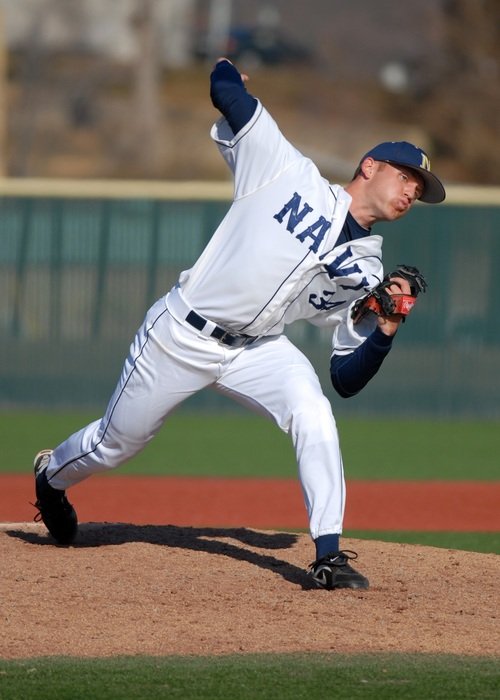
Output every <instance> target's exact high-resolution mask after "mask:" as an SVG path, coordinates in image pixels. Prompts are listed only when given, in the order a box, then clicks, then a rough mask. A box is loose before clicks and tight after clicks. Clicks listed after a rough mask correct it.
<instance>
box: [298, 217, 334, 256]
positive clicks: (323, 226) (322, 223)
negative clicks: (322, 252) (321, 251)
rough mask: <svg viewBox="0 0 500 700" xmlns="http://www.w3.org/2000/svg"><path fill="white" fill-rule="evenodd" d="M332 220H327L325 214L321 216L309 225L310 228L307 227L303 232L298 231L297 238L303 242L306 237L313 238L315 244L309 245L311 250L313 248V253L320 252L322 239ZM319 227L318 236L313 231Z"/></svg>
mask: <svg viewBox="0 0 500 700" xmlns="http://www.w3.org/2000/svg"><path fill="white" fill-rule="evenodd" d="M331 225H332V224H331V222H330V221H327V220H326V219H325V217H324V216H320V217H319V219H318V220H317V221H316V222H315V223H314V224H311V226H309V228H306V230H305V231H302V233H298V234H297V235H296V238H297V239H298V240H299V241H300V242H301V243H303V242H304V241H305V240H306V238H312V239H313V241H314V242H313V244H312V245H310V246H309V250H312V251H313V253H317V252H318V248H319V246H320V245H321V241H322V240H323V238H324V237H325V234H326V232H327V231H328V229H329V228H330V226H331ZM318 228H319V231H318V233H317V234H316V236H314V235H313V232H314V231H316V229H318Z"/></svg>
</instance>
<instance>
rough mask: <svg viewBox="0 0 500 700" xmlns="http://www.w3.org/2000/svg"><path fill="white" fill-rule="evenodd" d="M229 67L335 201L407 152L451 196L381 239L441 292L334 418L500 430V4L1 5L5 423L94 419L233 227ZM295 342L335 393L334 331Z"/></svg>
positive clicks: (91, 0) (134, 0) (204, 0)
mask: <svg viewBox="0 0 500 700" xmlns="http://www.w3.org/2000/svg"><path fill="white" fill-rule="evenodd" d="M220 55H226V56H228V57H230V58H231V59H233V60H234V61H235V62H236V64H237V65H238V67H239V68H240V69H241V70H242V71H243V72H246V73H248V74H249V75H250V82H249V84H248V89H249V90H250V91H251V92H253V93H254V94H255V95H256V96H258V97H259V98H260V99H261V100H262V101H263V102H264V104H265V105H266V106H267V107H268V108H269V110H270V111H271V113H272V114H273V115H274V116H275V118H276V119H277V121H278V123H279V124H280V126H281V129H282V131H283V132H284V133H285V135H286V136H287V137H288V138H289V139H290V140H291V141H292V142H293V143H294V144H295V145H296V146H297V147H298V148H299V149H300V150H302V151H303V152H304V153H305V154H306V155H309V156H310V157H312V158H313V160H315V162H316V163H317V165H318V166H319V167H320V169H321V171H322V173H323V175H324V176H325V177H326V178H328V179H329V180H331V181H332V182H345V181H347V180H348V179H349V178H350V177H351V175H352V172H353V170H354V166H355V164H356V163H357V162H358V161H359V158H360V156H361V155H362V154H363V153H364V152H366V150H368V149H369V148H370V147H371V146H373V145H374V144H375V143H377V142H379V141H384V140H400V139H406V140H409V141H413V142H416V143H418V144H419V145H421V146H422V147H424V148H425V149H426V150H427V151H428V153H429V155H430V158H431V161H432V165H433V170H434V171H435V172H436V173H438V174H439V175H440V177H441V178H442V179H443V180H444V182H445V184H446V186H447V190H448V198H447V201H446V203H445V204H444V205H442V206H440V207H428V206H425V205H418V206H417V207H415V209H414V211H413V212H412V214H411V215H410V216H409V217H408V219H405V220H404V222H398V223H397V224H392V225H391V226H389V227H388V228H387V229H386V228H385V226H384V225H380V228H379V230H378V231H377V232H379V233H383V235H384V239H385V246H384V250H385V253H384V254H385V265H386V268H390V267H392V266H393V265H395V264H398V263H407V264H411V265H416V266H417V267H419V268H420V269H422V271H423V272H424V274H425V275H426V277H427V279H428V282H429V292H428V294H426V295H424V296H423V297H422V299H421V300H419V304H418V307H417V309H416V310H415V313H414V314H413V315H412V318H411V321H410V322H409V323H408V324H406V326H405V327H404V328H403V329H402V332H401V333H400V334H399V336H398V341H397V343H396V346H397V347H396V348H395V350H394V351H393V353H392V354H391V357H390V359H389V360H388V362H387V363H386V365H390V367H388V366H387V367H386V366H384V367H383V369H382V370H381V373H380V375H379V376H378V377H377V378H376V380H374V381H373V382H372V384H370V385H369V386H368V387H367V389H366V390H365V391H364V392H362V394H360V395H359V397H356V398H355V399H352V400H350V401H349V402H346V403H343V404H342V411H343V412H344V413H345V414H346V415H349V414H351V413H356V414H360V413H370V412H377V414H380V413H384V412H385V413H387V414H390V413H395V414H397V415H405V414H407V415H415V414H417V413H422V414H425V415H436V416H457V415H459V416H471V415H472V416H480V417H493V418H498V417H499V416H500V402H499V395H500V375H499V372H498V366H499V364H500V328H499V326H498V323H497V322H496V318H497V316H498V308H500V292H499V290H498V284H497V276H496V275H497V269H498V261H499V260H500V231H499V228H500V226H499V224H500V190H499V188H498V185H499V180H498V172H499V170H500V147H499V117H498V114H499V108H500V3H499V2H498V0H474V2H472V1H471V0H420V1H419V2H418V3H408V2H401V0H377V1H376V2H374V1H373V0H310V2H308V3H304V2H303V1H302V0H274V1H273V2H270V1H269V0H267V1H266V0H252V2H248V0H119V1H118V2H107V3H106V2H102V0H1V1H0V356H1V358H2V363H1V366H0V407H4V408H5V407H6V408H10V407H32V406H35V407H42V408H45V407H54V406H76V407H79V406H91V407H94V406H98V407H99V408H98V410H99V411H101V410H102V408H103V404H104V403H105V401H106V399H107V398H108V395H109V392H110V391H111V390H112V388H113V386H114V384H115V381H116V378H117V376H118V373H119V371H120V368H121V364H122V361H123V358H124V356H125V354H126V352H127V349H128V344H129V342H130V340H131V338H132V335H133V333H134V332H135V329H136V328H137V326H138V325H139V323H140V322H141V321H142V318H143V315H144V313H145V310H146V308H147V306H148V305H149V304H150V303H151V302H152V301H153V300H154V299H156V298H157V297H158V296H160V295H161V294H164V293H165V292H166V291H167V290H168V289H169V287H170V286H171V285H172V284H173V283H174V282H175V280H176V278H177V276H178V274H179V272H180V271H181V270H183V269H186V268H187V267H190V266H191V265H192V264H193V262H194V261H195V259H196V257H197V256H198V254H199V253H200V251H201V249H202V248H203V246H204V245H205V244H206V242H207V241H208V239H209V237H210V235H211V233H212V232H213V230H214V228H215V227H216V226H217V224H218V223H219V221H220V220H221V219H222V217H223V216H224V213H225V211H227V208H228V206H229V204H230V200H231V182H230V177H229V173H228V171H227V168H226V166H225V164H224V163H223V161H222V159H221V158H220V156H219V154H218V152H217V149H216V148H215V146H214V144H213V143H212V142H211V140H210V138H209V130H210V126H211V124H212V123H213V121H214V120H215V119H216V118H217V117H218V114H217V112H216V111H215V109H214V108H213V106H212V105H211V103H210V99H209V95H208V77H209V73H210V70H211V65H212V64H213V61H214V60H215V59H216V58H217V57H218V56H220ZM288 334H289V335H290V337H291V338H292V339H293V340H294V341H295V342H297V343H298V344H299V345H300V346H301V347H302V348H303V349H304V350H305V351H306V353H307V354H308V355H309V356H310V357H311V358H312V360H313V362H314V364H315V366H316V368H317V370H318V373H319V374H320V377H321V379H322V381H323V385H324V387H325V390H326V391H327V393H328V392H330V389H329V377H328V363H329V354H330V334H328V333H326V332H325V331H320V330H318V329H315V328H311V327H310V326H308V325H307V324H295V325H294V326H293V327H291V328H290V330H289V333H288ZM330 393H332V392H330ZM332 398H333V400H335V401H336V399H335V397H332ZM197 401H198V402H199V405H200V406H205V405H209V406H212V405H213V402H214V401H218V399H212V398H207V397H205V396H204V395H203V396H200V397H199V398H198V399H197ZM217 405H219V404H217Z"/></svg>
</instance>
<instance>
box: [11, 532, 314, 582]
mask: <svg viewBox="0 0 500 700" xmlns="http://www.w3.org/2000/svg"><path fill="white" fill-rule="evenodd" d="M6 534H8V535H9V536H10V537H16V538H18V539H20V540H23V541H25V542H29V543H30V544H36V545H49V546H52V547H54V546H58V545H55V543H54V540H53V539H52V538H51V537H50V535H48V534H45V533H41V532H30V531H24V530H19V529H14V528H12V529H9V530H7V531H6ZM227 540H233V542H228V541H227ZM234 540H236V541H237V542H238V543H239V544H234ZM296 541H297V535H294V534H292V533H286V532H281V533H280V532H276V533H263V532H256V531H255V530H249V529H247V528H213V527H181V526H178V525H132V524H128V523H112V524H108V523H81V524H80V525H79V530H78V537H77V539H76V541H75V542H74V543H73V544H72V545H71V547H75V548H83V547H105V546H109V545H117V544H126V543H129V542H145V543H148V544H157V545H162V546H165V547H172V548H176V549H189V550H191V551H194V552H207V553H209V554H222V555H224V556H227V557H230V558H232V559H237V560H239V561H246V562H248V563H249V564H253V565H254V566H259V567H260V568H262V569H268V570H270V571H273V572H274V573H275V574H277V575H278V576H281V577H282V578H284V579H285V580H286V581H289V582H290V583H294V584H296V585H299V586H301V587H302V588H303V589H304V590H309V589H311V588H315V586H314V584H313V583H312V582H311V579H310V577H309V576H308V575H307V573H306V572H305V570H304V569H301V568H299V567H297V566H294V565H293V564H290V562H288V561H285V560H283V559H278V558H277V557H274V556H272V555H270V554H268V553H264V552H255V551H254V549H255V548H261V549H267V550H269V549H288V548H290V547H292V546H293V545H294V544H295V542H296ZM250 547H252V548H253V549H249V548H250Z"/></svg>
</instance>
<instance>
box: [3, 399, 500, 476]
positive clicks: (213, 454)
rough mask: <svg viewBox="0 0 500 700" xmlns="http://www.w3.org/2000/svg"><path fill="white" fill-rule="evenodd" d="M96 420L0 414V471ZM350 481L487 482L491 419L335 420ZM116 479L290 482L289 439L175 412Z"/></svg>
mask: <svg viewBox="0 0 500 700" xmlns="http://www.w3.org/2000/svg"><path fill="white" fill-rule="evenodd" d="M96 418H99V414H92V413H88V412H78V411H60V412H15V411H12V412H7V411H4V412H2V413H1V414H0V436H1V444H2V461H1V465H0V471H2V472H5V473H7V472H8V473H23V472H30V471H31V464H32V460H33V455H34V454H35V453H36V452H37V451H38V450H39V449H40V448H41V447H53V446H55V445H57V444H58V443H59V442H61V441H62V440H63V439H64V438H66V437H67V436H68V435H69V434H70V433H72V432H74V431H75V430H78V429H79V428H81V427H83V426H84V425H86V424H87V423H88V422H90V421H92V420H95V419H96ZM338 427H339V434H340V439H341V446H342V452H343V456H344V463H345V470H346V476H347V478H350V479H380V480H386V479H403V480H405V479H417V480H426V479H448V480H462V479H464V480H486V481H487V480H495V479H498V477H499V471H498V460H497V459H496V456H495V455H496V453H497V451H498V436H499V433H500V422H498V421H496V422H495V421H471V422H465V421H456V422H455V421H436V420H421V419H419V420H417V419H416V420H401V419H393V420H389V419H385V420H368V419H363V420H362V419H349V420H340V421H338ZM119 471H120V474H143V475H146V474H162V475H184V476H208V475H210V476H220V477H222V476H224V477H231V476H234V477H260V478H261V477H266V476H267V477H283V478H294V477H295V476H296V466H295V458H294V455H293V451H292V447H291V444H290V442H289V439H288V437H287V436H286V435H284V434H283V433H282V432H281V431H280V430H279V429H278V428H276V427H275V426H274V425H273V424H272V423H270V422H269V421H266V420H265V419H264V418H260V417H259V416H254V415H253V414H246V413H244V414H242V413H237V414H232V413H227V414H226V413H220V414H215V415H214V414H208V413H207V414H204V413H198V414H197V413H187V414H184V413H181V412H179V413H177V414H175V415H173V416H172V417H171V418H170V419H169V421H168V422H167V423H166V424H165V426H164V427H163V429H162V430H161V431H160V433H159V434H158V435H157V437H156V438H155V439H154V440H153V441H152V442H151V443H150V444H149V445H148V446H147V447H146V449H145V450H144V451H143V452H142V453H141V454H140V455H138V456H137V457H135V458H134V459H133V460H131V461H130V462H129V463H128V464H126V465H124V466H123V467H121V468H120V470H119Z"/></svg>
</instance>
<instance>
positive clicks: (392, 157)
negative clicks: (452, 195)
mask: <svg viewBox="0 0 500 700" xmlns="http://www.w3.org/2000/svg"><path fill="white" fill-rule="evenodd" d="M365 158H373V160H379V161H382V162H384V163H392V164H394V165H404V166H405V168H410V170H415V171H416V172H417V173H418V174H419V175H420V177H421V178H422V180H423V181H424V191H423V193H422V196H421V197H419V199H421V200H422V202H427V203H428V204H439V202H442V201H443V200H444V198H445V197H446V192H445V190H444V187H443V185H442V183H441V181H440V180H439V179H438V178H437V177H436V176H435V175H434V174H433V173H431V161H430V160H429V156H428V155H427V153H426V152H425V151H423V150H422V149H421V148H418V147H417V146H414V145H413V144H412V143H408V141H386V142H385V143H379V145H378V146H375V148H372V149H371V151H368V153H365V155H364V156H363V157H362V158H361V161H360V163H362V162H363V161H364V159H365Z"/></svg>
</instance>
